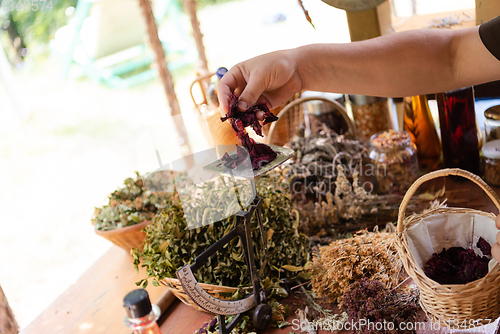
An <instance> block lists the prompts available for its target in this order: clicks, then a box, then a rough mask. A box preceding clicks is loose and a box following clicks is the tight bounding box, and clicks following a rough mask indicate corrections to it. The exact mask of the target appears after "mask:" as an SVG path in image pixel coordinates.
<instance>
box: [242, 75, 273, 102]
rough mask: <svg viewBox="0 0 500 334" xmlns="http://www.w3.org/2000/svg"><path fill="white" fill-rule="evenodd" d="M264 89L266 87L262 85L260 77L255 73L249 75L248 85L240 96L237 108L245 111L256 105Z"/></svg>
mask: <svg viewBox="0 0 500 334" xmlns="http://www.w3.org/2000/svg"><path fill="white" fill-rule="evenodd" d="M266 88H267V86H266V85H265V84H264V83H263V78H262V76H259V74H258V73H255V72H254V73H252V74H250V75H249V78H248V83H247V85H246V87H245V88H244V89H243V92H242V93H241V95H240V98H239V103H238V107H239V108H240V109H241V110H247V109H248V108H249V107H251V106H253V105H254V104H255V103H257V100H259V98H260V97H261V95H262V93H264V90H265V89H266Z"/></svg>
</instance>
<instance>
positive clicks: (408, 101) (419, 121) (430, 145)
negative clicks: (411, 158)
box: [404, 95, 441, 171]
mask: <svg viewBox="0 0 500 334" xmlns="http://www.w3.org/2000/svg"><path fill="white" fill-rule="evenodd" d="M404 106H405V114H404V130H405V131H406V132H408V134H409V135H410V137H411V141H412V142H414V143H415V145H416V146H417V156H418V165H419V168H420V169H421V170H425V171H431V170H435V169H437V167H438V165H439V162H440V160H441V142H440V141H439V137H438V134H437V131H436V127H435V126H434V121H433V120H432V115H431V112H430V110H429V104H428V102H427V97H426V96H425V95H417V96H412V97H411V98H405V100H404Z"/></svg>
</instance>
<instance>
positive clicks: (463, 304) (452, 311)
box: [396, 168, 500, 328]
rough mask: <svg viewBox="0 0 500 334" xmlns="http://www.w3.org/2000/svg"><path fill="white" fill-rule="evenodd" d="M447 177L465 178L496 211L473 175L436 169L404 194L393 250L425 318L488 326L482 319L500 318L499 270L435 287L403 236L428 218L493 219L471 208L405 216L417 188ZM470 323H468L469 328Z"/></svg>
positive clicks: (488, 191)
mask: <svg viewBox="0 0 500 334" xmlns="http://www.w3.org/2000/svg"><path fill="white" fill-rule="evenodd" d="M448 175H456V176H462V177H464V178H467V179H469V180H471V181H473V182H474V183H476V184H477V185H479V186H480V187H481V188H482V189H483V190H484V191H485V192H486V194H487V195H488V196H489V197H490V198H491V199H492V201H493V203H494V204H495V205H496V207H497V208H499V209H500V199H499V198H498V196H497V195H496V193H495V192H494V191H493V190H492V189H491V188H490V187H489V186H488V185H487V184H486V183H485V182H484V181H483V180H482V179H481V178H480V177H479V176H477V175H474V174H472V173H470V172H467V171H464V170H461V169H458V168H455V169H443V170H438V171H435V172H432V173H429V174H426V175H424V176H422V177H420V178H419V179H418V180H416V181H415V183H413V185H412V186H411V187H410V189H408V191H407V192H406V194H405V196H404V198H403V201H402V203H401V206H400V207H399V216H398V226H397V228H398V233H397V237H396V247H397V249H398V253H399V256H400V257H401V260H402V262H403V265H404V267H405V269H406V272H407V273H408V275H409V276H410V277H411V278H412V279H413V280H414V281H415V283H416V284H417V286H418V288H419V289H420V305H421V306H422V309H423V310H424V312H425V313H426V315H427V317H428V318H429V319H430V320H432V321H433V322H435V323H439V324H440V325H441V326H447V327H449V326H450V324H452V325H453V324H456V322H457V321H458V323H459V324H462V323H463V321H465V322H466V324H467V326H468V327H467V328H469V327H473V326H480V325H481V324H487V323H489V320H486V319H492V320H494V319H496V318H497V317H498V316H499V315H500V270H499V266H498V265H496V266H495V268H494V269H493V270H492V271H491V272H489V273H488V274H487V275H486V276H485V277H483V278H481V279H478V280H475V281H473V282H470V283H467V284H453V285H451V284H449V285H444V284H439V283H437V282H435V281H434V280H432V279H430V278H428V277H427V275H425V273H424V271H423V270H422V268H421V267H420V266H418V265H417V262H416V260H415V258H414V256H413V255H412V253H411V252H410V250H409V243H408V236H407V234H406V233H405V232H406V231H407V230H408V229H409V228H411V227H412V226H414V225H415V224H417V223H418V222H420V221H421V220H422V219H423V218H425V217H428V216H429V215H436V214H437V215H447V214H451V213H453V214H456V213H459V214H465V213H474V214H478V215H483V216H486V217H488V218H491V219H492V220H493V221H494V220H495V215H493V214H492V213H486V212H483V211H479V210H473V209H462V208H441V209H436V210H432V211H430V212H428V213H426V214H421V215H413V216H410V217H406V218H404V216H405V210H406V206H407V205H408V202H409V201H410V199H411V197H412V196H413V194H414V193H415V191H416V190H417V189H418V187H419V186H420V185H421V184H423V183H424V182H426V181H428V180H432V179H435V178H438V177H444V176H448ZM471 321H475V322H472V325H471Z"/></svg>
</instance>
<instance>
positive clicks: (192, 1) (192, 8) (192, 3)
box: [184, 0, 208, 73]
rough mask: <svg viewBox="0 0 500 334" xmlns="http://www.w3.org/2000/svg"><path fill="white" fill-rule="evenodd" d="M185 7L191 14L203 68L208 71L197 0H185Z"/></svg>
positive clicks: (194, 35)
mask: <svg viewBox="0 0 500 334" xmlns="http://www.w3.org/2000/svg"><path fill="white" fill-rule="evenodd" d="M184 8H185V9H186V10H187V12H188V14H189V18H190V19H191V26H192V28H193V37H194V40H195V42H196V49H198V57H199V59H200V62H201V63H202V64H201V68H202V69H203V70H204V71H206V73H208V61H207V56H206V53H205V46H204V45H203V34H202V33H201V29H200V21H198V16H197V15H196V0H184Z"/></svg>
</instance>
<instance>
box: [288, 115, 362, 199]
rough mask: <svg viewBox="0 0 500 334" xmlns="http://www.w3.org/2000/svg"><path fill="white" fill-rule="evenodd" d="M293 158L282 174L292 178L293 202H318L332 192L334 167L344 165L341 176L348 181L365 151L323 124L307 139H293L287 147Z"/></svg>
mask: <svg viewBox="0 0 500 334" xmlns="http://www.w3.org/2000/svg"><path fill="white" fill-rule="evenodd" d="M287 145H288V146H290V147H291V148H292V149H293V150H294V151H295V157H294V158H292V159H291V160H289V161H288V162H286V163H285V165H284V169H283V173H284V175H285V176H287V177H289V178H292V189H291V190H292V193H293V195H294V201H296V202H302V203H304V202H309V201H319V202H321V200H322V198H323V197H324V196H326V194H327V193H334V192H335V179H336V177H337V168H336V166H339V165H341V166H345V168H344V173H345V174H346V176H347V178H349V179H350V180H352V176H353V174H354V171H356V170H357V171H359V170H360V165H361V162H362V160H363V158H366V157H367V149H366V147H365V146H363V145H362V144H361V143H360V142H359V141H357V140H353V139H350V138H349V137H347V136H346V135H339V134H337V133H336V132H335V131H333V130H332V129H330V128H328V127H327V126H326V125H324V124H323V126H322V127H321V128H320V129H319V131H317V132H315V133H313V134H311V135H310V136H309V137H303V136H297V137H295V138H294V139H293V140H292V142H290V143H289V144H287Z"/></svg>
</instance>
